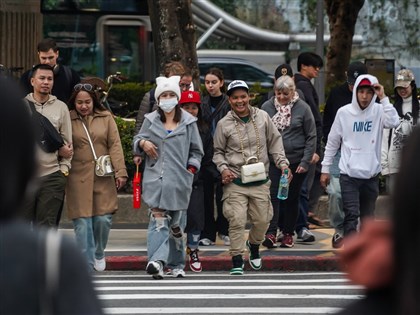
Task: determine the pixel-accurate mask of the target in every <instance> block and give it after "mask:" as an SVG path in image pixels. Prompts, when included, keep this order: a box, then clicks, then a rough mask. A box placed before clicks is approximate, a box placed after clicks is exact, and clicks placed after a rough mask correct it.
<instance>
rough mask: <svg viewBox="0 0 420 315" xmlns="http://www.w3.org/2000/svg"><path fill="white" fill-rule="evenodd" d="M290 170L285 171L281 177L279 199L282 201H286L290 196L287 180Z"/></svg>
mask: <svg viewBox="0 0 420 315" xmlns="http://www.w3.org/2000/svg"><path fill="white" fill-rule="evenodd" d="M287 174H288V170H284V173H283V175H281V177H280V182H279V191H278V193H277V198H279V199H280V200H286V199H287V196H289V181H288V180H287Z"/></svg>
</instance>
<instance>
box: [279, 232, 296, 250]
mask: <svg viewBox="0 0 420 315" xmlns="http://www.w3.org/2000/svg"><path fill="white" fill-rule="evenodd" d="M294 245H295V243H294V242H293V234H289V233H284V234H283V240H282V241H281V244H280V247H283V248H292V247H293V246H294Z"/></svg>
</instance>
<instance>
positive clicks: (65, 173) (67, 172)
mask: <svg viewBox="0 0 420 315" xmlns="http://www.w3.org/2000/svg"><path fill="white" fill-rule="evenodd" d="M61 173H63V175H64V176H66V177H67V176H69V171H61Z"/></svg>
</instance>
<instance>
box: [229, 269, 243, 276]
mask: <svg viewBox="0 0 420 315" xmlns="http://www.w3.org/2000/svg"><path fill="white" fill-rule="evenodd" d="M230 274H231V275H233V276H241V275H243V274H244V268H242V267H234V268H232V269H230Z"/></svg>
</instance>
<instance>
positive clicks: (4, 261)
mask: <svg viewBox="0 0 420 315" xmlns="http://www.w3.org/2000/svg"><path fill="white" fill-rule="evenodd" d="M20 95H21V92H20V91H18V89H17V88H16V86H15V85H13V83H11V82H9V81H6V80H5V79H0V108H1V111H2V115H0V129H1V130H0V143H1V147H2V148H3V150H4V151H3V154H2V155H1V157H0V175H1V177H2V181H1V182H0V283H1V285H2V289H1V290H0V314H102V310H101V306H100V304H99V301H98V300H97V298H96V295H95V292H94V290H93V287H92V283H91V279H90V276H89V274H88V268H87V266H86V263H85V260H84V259H83V257H82V256H81V254H80V252H79V250H78V249H77V247H76V246H75V244H73V242H72V241H71V240H70V239H66V238H61V237H60V235H59V233H57V232H56V231H54V230H52V232H49V231H50V230H47V229H46V228H41V227H33V228H32V227H31V226H30V225H29V224H28V223H25V222H19V221H18V220H17V219H16V217H17V210H16V209H18V207H19V205H20V202H21V201H22V200H23V197H24V195H25V192H26V191H27V189H28V187H29V189H34V188H35V187H30V186H31V185H28V184H29V182H30V180H31V179H32V177H33V175H34V174H35V171H36V160H35V156H36V155H35V135H34V129H33V125H32V120H31V117H30V115H29V108H27V105H26V104H25V102H24V101H23V100H21V99H19V96H20ZM6 150H7V151H6ZM47 242H48V244H49V246H48V250H46V248H47V246H46V243H47ZM47 260H48V262H47ZM47 266H48V267H47ZM47 279H48V281H47Z"/></svg>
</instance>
